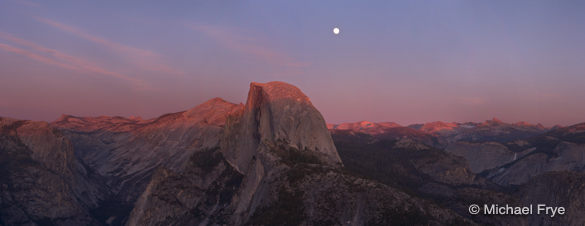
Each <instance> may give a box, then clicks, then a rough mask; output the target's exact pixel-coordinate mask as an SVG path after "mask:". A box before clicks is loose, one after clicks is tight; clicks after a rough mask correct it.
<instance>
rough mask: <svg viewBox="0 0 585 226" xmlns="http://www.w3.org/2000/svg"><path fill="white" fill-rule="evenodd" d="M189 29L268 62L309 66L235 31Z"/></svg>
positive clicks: (292, 65) (214, 28)
mask: <svg viewBox="0 0 585 226" xmlns="http://www.w3.org/2000/svg"><path fill="white" fill-rule="evenodd" d="M188 27H189V28H191V29H193V30H195V31H198V32H201V33H203V34H205V35H207V36H209V37H212V38H213V39H215V40H217V41H218V42H219V43H220V44H222V45H223V46H225V47H227V48H229V49H232V50H234V51H238V52H241V53H244V54H248V55H252V56H255V57H257V58H259V59H261V60H263V61H266V62H270V63H274V64H278V65H284V66H290V67H304V66H307V65H308V63H304V62H299V61H297V60H295V59H293V58H292V57H290V56H288V55H286V54H284V53H281V52H278V51H275V50H273V49H270V48H268V47H265V46H263V45H260V44H258V43H257V40H256V39H254V38H251V37H247V36H244V35H241V34H237V33H234V32H232V30H233V29H227V28H223V27H218V26H209V25H189V26H188Z"/></svg>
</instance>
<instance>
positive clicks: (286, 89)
mask: <svg viewBox="0 0 585 226" xmlns="http://www.w3.org/2000/svg"><path fill="white" fill-rule="evenodd" d="M237 118H238V119H237V122H232V123H233V124H228V125H227V127H228V128H227V131H228V133H229V134H231V135H232V136H235V137H237V138H233V139H227V140H226V142H227V143H226V144H225V145H226V149H225V151H226V157H227V159H228V161H230V162H231V163H232V164H233V165H234V166H235V168H237V169H238V170H240V171H245V169H246V168H247V167H248V164H249V163H250V161H252V158H253V156H255V154H256V153H258V151H260V150H264V149H266V148H268V149H269V148H270V147H268V146H271V145H286V146H289V147H291V148H293V149H296V150H299V151H309V152H308V153H310V154H312V155H315V156H316V157H317V158H319V159H320V160H321V162H323V163H325V164H328V165H333V166H337V165H340V164H341V159H340V158H339V155H338V154H337V149H336V148H335V145H334V144H333V140H332V138H331V135H330V134H329V131H328V130H327V126H326V124H325V120H324V119H323V116H322V115H321V113H319V111H318V110H317V109H316V108H315V107H314V106H313V105H312V104H311V102H310V100H309V98H308V97H307V96H306V95H305V94H304V93H303V92H302V91H301V90H300V89H299V88H297V87H295V86H293V85H290V84H287V83H284V82H269V83H256V82H252V83H251V84H250V91H249V92H248V99H247V102H246V105H245V107H244V111H243V112H242V113H241V116H238V117H237ZM232 141H236V142H232Z"/></svg>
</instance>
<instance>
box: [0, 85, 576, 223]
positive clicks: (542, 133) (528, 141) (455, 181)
mask: <svg viewBox="0 0 585 226" xmlns="http://www.w3.org/2000/svg"><path fill="white" fill-rule="evenodd" d="M584 125H585V124H578V125H574V126H570V127H556V128H552V129H547V128H544V127H542V126H540V125H530V124H527V123H514V124H511V123H504V122H501V121H499V120H496V119H494V120H488V121H486V122H483V123H443V122H434V123H426V124H418V125H410V126H407V127H403V126H400V125H398V124H396V123H390V122H388V123H373V122H367V121H361V122H357V123H343V124H339V125H332V124H329V125H327V124H326V123H325V121H324V119H323V117H322V116H321V114H320V113H319V111H317V109H316V108H315V107H314V106H313V105H312V103H311V101H310V100H309V98H308V97H307V96H305V95H304V94H303V93H302V92H301V91H300V90H299V89H298V88H297V87H294V86H292V85H290V84H286V83H283V82H270V83H252V84H250V90H249V92H248V98H247V100H246V103H245V104H232V103H229V102H227V101H225V100H222V99H220V98H215V99H212V100H209V101H207V102H205V103H203V104H200V105H198V106H196V107H194V108H192V109H189V110H187V111H183V112H177V113H171V114H166V115H163V116H160V117H157V118H153V119H147V120H143V119H141V118H124V117H108V116H101V117H76V116H70V115H63V116H62V117H61V118H60V119H58V120H57V121H55V122H52V123H46V122H33V121H25V120H15V119H8V118H0V126H1V129H0V225H396V224H399V225H445V224H447V225H473V224H494V225H505V224H508V225H509V224H514V225H534V224H537V225H538V224H545V225H582V224H583V222H585V217H583V216H581V214H578V213H580V212H582V211H585V208H584V207H583V206H584V205H583V203H585V200H584V199H583V198H582V197H583V194H582V193H583V192H582V190H583V189H582V187H583V184H584V183H583V181H585V180H584V179H583V178H585V176H584V173H585V172H583V169H585V157H584V156H585V155H584V154H583V153H585V149H584V147H585V146H584V144H585V136H584V134H585V126H584ZM535 202H536V203H546V204H548V205H551V206H554V205H558V206H565V207H567V208H568V209H569V210H568V212H569V214H570V215H565V216H560V217H559V218H555V219H550V218H546V217H543V216H529V217H510V216H482V215H470V214H469V213H468V210H467V208H468V205H469V204H470V203H499V204H505V203H510V204H516V205H520V204H531V203H535Z"/></svg>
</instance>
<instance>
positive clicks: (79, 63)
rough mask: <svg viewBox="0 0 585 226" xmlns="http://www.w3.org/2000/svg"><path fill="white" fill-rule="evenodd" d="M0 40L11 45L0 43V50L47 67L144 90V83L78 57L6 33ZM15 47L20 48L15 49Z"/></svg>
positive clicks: (2, 34) (0, 36) (1, 33)
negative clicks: (93, 75)
mask: <svg viewBox="0 0 585 226" xmlns="http://www.w3.org/2000/svg"><path fill="white" fill-rule="evenodd" d="M0 39H3V40H6V41H8V42H10V43H12V44H13V45H9V44H5V43H0V49H2V50H4V51H7V52H11V53H15V54H19V55H22V56H25V57H28V58H30V59H32V60H35V61H38V62H41V63H44V64H47V65H52V66H56V67H60V68H64V69H68V70H73V71H77V72H85V73H97V74H102V75H108V76H112V77H114V78H117V79H121V80H125V81H128V82H130V83H131V84H132V85H133V86H135V87H139V88H146V85H145V83H144V81H142V80H140V79H137V78H133V77H130V76H127V75H125V74H122V73H118V72H114V71H111V70H108V69H106V68H104V67H101V66H99V65H98V64H97V63H95V62H91V61H89V60H86V59H83V58H80V57H74V56H71V55H68V54H66V53H63V52H61V51H58V50H55V49H51V48H47V47H44V46H41V45H39V44H37V43H34V42H31V41H28V40H24V39H21V38H18V37H16V36H14V35H11V34H8V33H3V32H0ZM15 45H18V46H20V47H16V46H15Z"/></svg>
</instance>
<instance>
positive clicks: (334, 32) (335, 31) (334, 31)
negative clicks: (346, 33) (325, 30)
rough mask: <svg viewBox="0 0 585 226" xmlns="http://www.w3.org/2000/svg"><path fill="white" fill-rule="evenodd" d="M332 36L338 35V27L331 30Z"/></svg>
mask: <svg viewBox="0 0 585 226" xmlns="http://www.w3.org/2000/svg"><path fill="white" fill-rule="evenodd" d="M333 34H336V35H338V34H339V28H338V27H334V28H333Z"/></svg>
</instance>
